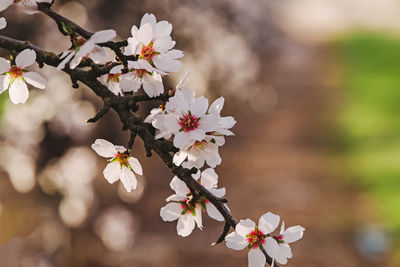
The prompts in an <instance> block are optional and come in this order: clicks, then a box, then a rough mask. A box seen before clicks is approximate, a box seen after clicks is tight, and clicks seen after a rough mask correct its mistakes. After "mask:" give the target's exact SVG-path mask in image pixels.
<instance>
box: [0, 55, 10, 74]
mask: <svg viewBox="0 0 400 267" xmlns="http://www.w3.org/2000/svg"><path fill="white" fill-rule="evenodd" d="M10 68H11V66H10V61H8V60H7V59H5V58H2V57H0V74H1V73H4V72H8V71H9V70H10Z"/></svg>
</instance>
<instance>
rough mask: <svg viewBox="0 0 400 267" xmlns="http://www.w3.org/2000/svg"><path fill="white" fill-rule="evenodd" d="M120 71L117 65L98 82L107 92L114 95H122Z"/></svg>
mask: <svg viewBox="0 0 400 267" xmlns="http://www.w3.org/2000/svg"><path fill="white" fill-rule="evenodd" d="M121 70H122V66H121V65H118V66H115V67H113V68H112V69H111V70H110V72H109V73H107V74H105V75H103V76H101V77H100V80H101V81H102V82H103V83H104V84H105V85H107V88H108V90H110V91H111V92H112V93H113V94H114V95H124V94H123V92H122V90H121V87H120V80H121V76H122V72H121Z"/></svg>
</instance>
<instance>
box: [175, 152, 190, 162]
mask: <svg viewBox="0 0 400 267" xmlns="http://www.w3.org/2000/svg"><path fill="white" fill-rule="evenodd" d="M187 156H188V155H187V153H186V151H184V150H179V151H178V152H176V153H175V155H174V158H173V162H174V164H175V165H176V166H179V165H181V164H182V162H183V161H184V160H185V159H186V158H187Z"/></svg>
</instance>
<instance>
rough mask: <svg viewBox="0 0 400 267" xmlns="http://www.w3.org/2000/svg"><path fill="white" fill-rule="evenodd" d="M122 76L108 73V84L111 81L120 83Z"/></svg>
mask: <svg viewBox="0 0 400 267" xmlns="http://www.w3.org/2000/svg"><path fill="white" fill-rule="evenodd" d="M120 75H121V74H120V73H108V74H107V82H110V81H111V82H115V83H118V82H119V76H120Z"/></svg>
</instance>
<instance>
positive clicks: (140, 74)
mask: <svg viewBox="0 0 400 267" xmlns="http://www.w3.org/2000/svg"><path fill="white" fill-rule="evenodd" d="M133 71H134V72H135V73H136V76H137V77H139V78H143V76H144V75H145V74H146V73H147V71H146V70H145V69H134V70H133Z"/></svg>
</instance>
